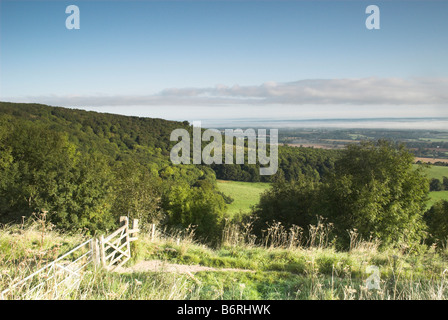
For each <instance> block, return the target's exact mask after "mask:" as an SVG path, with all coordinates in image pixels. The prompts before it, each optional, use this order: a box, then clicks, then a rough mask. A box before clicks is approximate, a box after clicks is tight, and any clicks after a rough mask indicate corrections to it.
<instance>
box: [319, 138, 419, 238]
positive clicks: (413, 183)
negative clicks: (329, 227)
mask: <svg viewBox="0 0 448 320" xmlns="http://www.w3.org/2000/svg"><path fill="white" fill-rule="evenodd" d="M412 163H413V155H412V154H411V153H410V152H409V151H407V149H405V147H404V146H403V145H399V146H395V145H393V144H392V143H390V142H387V141H385V140H380V141H378V143H377V144H374V143H371V142H365V143H361V144H359V145H350V146H348V147H347V148H346V149H345V151H344V153H343V156H342V157H341V159H340V160H338V161H337V162H336V164H335V172H334V174H333V175H332V176H331V177H329V179H327V181H326V183H325V184H324V186H323V188H322V193H321V194H322V196H323V199H322V200H323V202H322V204H323V209H324V210H325V211H324V212H325V214H324V216H326V217H327V218H328V219H329V220H330V221H332V222H334V225H335V229H336V232H337V233H338V236H339V237H340V239H341V240H342V244H343V245H344V246H346V245H347V244H348V238H347V237H348V233H347V231H348V230H351V229H357V230H358V232H359V234H360V235H361V237H362V238H364V239H368V238H369V237H371V236H373V237H374V238H377V239H380V240H381V242H382V243H383V244H384V245H390V244H395V245H399V244H405V245H411V244H414V243H416V242H418V241H420V240H421V239H422V237H423V236H424V233H423V232H424V229H425V225H424V223H423V220H422V217H423V213H424V211H425V203H426V201H427V195H428V181H427V179H426V177H425V175H424V173H423V171H422V168H417V169H414V168H413V166H412Z"/></svg>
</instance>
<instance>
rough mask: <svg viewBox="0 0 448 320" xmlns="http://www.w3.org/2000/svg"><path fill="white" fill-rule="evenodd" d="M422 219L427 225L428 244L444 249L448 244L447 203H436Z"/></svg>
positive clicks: (443, 201)
mask: <svg viewBox="0 0 448 320" xmlns="http://www.w3.org/2000/svg"><path fill="white" fill-rule="evenodd" d="M424 219H425V222H426V224H427V225H428V233H429V237H428V240H429V243H430V244H431V243H436V244H437V245H439V246H441V247H446V245H447V244H448V242H447V241H448V201H445V200H442V201H438V202H436V203H435V204H434V205H433V206H432V207H431V209H429V210H428V211H427V212H426V213H425V215H424Z"/></svg>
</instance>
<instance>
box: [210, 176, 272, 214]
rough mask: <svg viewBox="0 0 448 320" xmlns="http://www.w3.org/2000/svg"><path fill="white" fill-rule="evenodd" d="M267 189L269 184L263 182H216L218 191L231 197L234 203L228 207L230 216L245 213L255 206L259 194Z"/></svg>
mask: <svg viewBox="0 0 448 320" xmlns="http://www.w3.org/2000/svg"><path fill="white" fill-rule="evenodd" d="M268 188H269V183H263V182H240V181H226V180H218V189H219V191H221V192H223V193H224V194H226V195H228V196H231V197H232V198H233V199H234V201H233V202H232V203H231V204H230V205H229V206H228V212H229V213H230V214H236V213H238V212H240V210H241V211H242V212H247V211H249V210H250V207H251V206H253V205H255V204H257V203H258V201H259V200H260V194H261V193H263V191H265V190H267V189H268Z"/></svg>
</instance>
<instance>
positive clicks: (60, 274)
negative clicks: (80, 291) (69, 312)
mask: <svg viewBox="0 0 448 320" xmlns="http://www.w3.org/2000/svg"><path fill="white" fill-rule="evenodd" d="M120 224H121V227H120V228H119V229H118V230H116V231H115V232H113V233H112V234H111V235H109V236H107V237H106V238H105V237H104V236H101V238H100V239H99V240H98V239H97V238H93V239H90V240H87V241H86V242H84V243H82V244H80V245H79V246H77V247H76V248H74V249H72V250H70V251H69V252H67V253H65V254H64V255H62V256H61V257H59V258H57V259H56V260H54V261H52V262H50V263H49V264H47V265H46V266H44V267H43V268H40V269H39V270H37V271H35V272H33V273H32V274H31V275H29V276H27V277H26V278H24V279H22V280H20V281H18V282H16V283H15V284H12V285H10V286H9V288H7V289H5V290H3V291H1V292H0V300H3V299H27V300H28V299H61V298H65V297H67V296H68V295H70V293H71V292H73V290H76V288H77V286H78V285H79V283H80V282H81V279H82V275H83V271H84V270H85V269H86V268H87V267H88V266H89V265H94V266H99V265H102V266H103V267H105V268H107V269H108V270H111V269H114V268H116V267H119V266H122V265H123V264H125V263H126V261H128V260H129V259H130V258H131V245H130V243H131V242H132V241H135V240H137V232H139V230H138V220H137V219H135V220H134V221H133V225H132V229H129V221H128V218H127V217H120Z"/></svg>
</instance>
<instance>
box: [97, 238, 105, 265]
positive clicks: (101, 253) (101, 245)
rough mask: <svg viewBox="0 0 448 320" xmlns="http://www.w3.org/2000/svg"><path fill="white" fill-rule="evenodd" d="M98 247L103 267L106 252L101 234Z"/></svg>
mask: <svg viewBox="0 0 448 320" xmlns="http://www.w3.org/2000/svg"><path fill="white" fill-rule="evenodd" d="M99 247H100V257H101V264H102V266H103V267H104V268H106V253H105V252H104V236H103V235H101V238H100V245H99Z"/></svg>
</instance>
